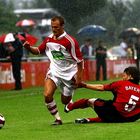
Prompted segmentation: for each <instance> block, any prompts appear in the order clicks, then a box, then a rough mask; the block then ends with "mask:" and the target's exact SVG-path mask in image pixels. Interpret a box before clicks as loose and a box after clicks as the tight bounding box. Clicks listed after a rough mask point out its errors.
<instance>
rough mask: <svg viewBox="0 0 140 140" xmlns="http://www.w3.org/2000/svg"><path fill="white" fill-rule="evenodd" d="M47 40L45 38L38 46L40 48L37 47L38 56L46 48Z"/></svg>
mask: <svg viewBox="0 0 140 140" xmlns="http://www.w3.org/2000/svg"><path fill="white" fill-rule="evenodd" d="M47 40H48V38H46V39H45V40H44V41H43V42H42V43H41V44H40V46H38V51H39V53H40V54H41V53H44V52H45V50H46V47H47V46H46V43H47Z"/></svg>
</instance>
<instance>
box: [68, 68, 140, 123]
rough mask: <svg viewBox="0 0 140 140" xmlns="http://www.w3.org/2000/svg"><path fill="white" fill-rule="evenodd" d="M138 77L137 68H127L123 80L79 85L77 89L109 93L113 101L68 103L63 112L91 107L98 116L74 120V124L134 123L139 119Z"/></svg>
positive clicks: (84, 100) (139, 87)
mask: <svg viewBox="0 0 140 140" xmlns="http://www.w3.org/2000/svg"><path fill="white" fill-rule="evenodd" d="M139 75H140V74H139V71H138V69H137V68H135V67H128V68H126V69H125V70H124V73H123V76H122V78H123V80H120V81H116V82H113V83H111V84H105V85H102V84H86V83H81V84H80V85H79V87H84V88H88V89H91V90H100V91H111V92H112V93H113V96H114V98H113V100H103V99H100V98H92V99H80V100H78V101H76V102H74V103H69V104H68V105H67V106H66V107H65V112H69V111H72V110H74V109H78V108H82V109H83V108H87V107H91V108H92V109H93V110H94V111H95V112H96V113H97V115H98V117H96V118H82V119H76V120H75V122H76V123H92V122H134V121H136V120H138V119H139V118H140V86H139V78H140V76H139Z"/></svg>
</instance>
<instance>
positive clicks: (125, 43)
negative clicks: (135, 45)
mask: <svg viewBox="0 0 140 140" xmlns="http://www.w3.org/2000/svg"><path fill="white" fill-rule="evenodd" d="M119 48H120V49H119V54H120V55H121V57H124V58H125V57H127V49H128V39H127V38H126V37H123V40H122V42H121V43H120V45H119Z"/></svg>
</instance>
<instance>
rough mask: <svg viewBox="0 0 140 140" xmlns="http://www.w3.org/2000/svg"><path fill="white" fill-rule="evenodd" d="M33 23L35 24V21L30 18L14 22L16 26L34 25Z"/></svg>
mask: <svg viewBox="0 0 140 140" xmlns="http://www.w3.org/2000/svg"><path fill="white" fill-rule="evenodd" d="M34 25H35V22H34V21H33V20H32V19H24V20H20V21H18V22H17V23H16V26H18V27H25V26H34Z"/></svg>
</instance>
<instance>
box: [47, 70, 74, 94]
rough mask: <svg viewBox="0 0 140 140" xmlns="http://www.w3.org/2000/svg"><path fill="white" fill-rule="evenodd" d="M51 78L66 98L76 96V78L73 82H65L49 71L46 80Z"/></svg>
mask: <svg viewBox="0 0 140 140" xmlns="http://www.w3.org/2000/svg"><path fill="white" fill-rule="evenodd" d="M47 78H50V79H52V80H53V81H54V83H55V84H56V86H57V87H60V90H61V93H62V94H63V95H64V96H72V95H73V94H74V85H73V83H74V80H75V78H73V79H72V80H69V81H67V80H64V79H62V78H59V77H56V76H54V75H53V74H52V73H51V71H49V72H48V73H47V76H46V79H47Z"/></svg>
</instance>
